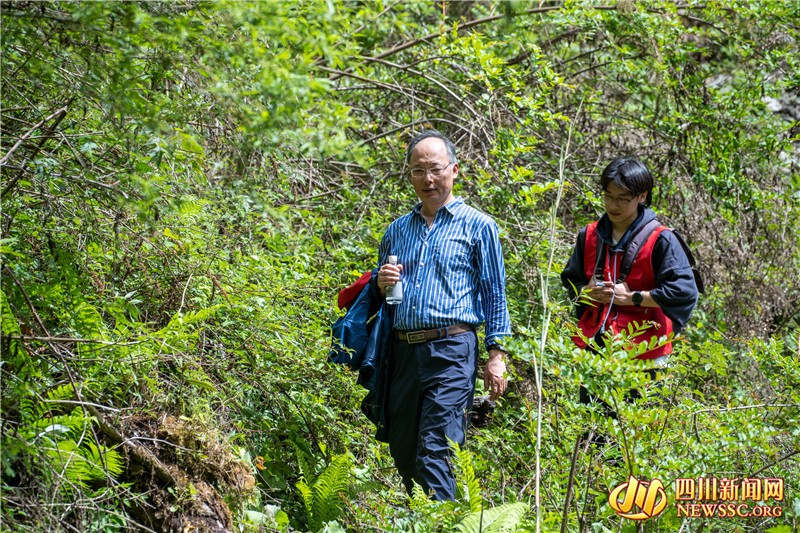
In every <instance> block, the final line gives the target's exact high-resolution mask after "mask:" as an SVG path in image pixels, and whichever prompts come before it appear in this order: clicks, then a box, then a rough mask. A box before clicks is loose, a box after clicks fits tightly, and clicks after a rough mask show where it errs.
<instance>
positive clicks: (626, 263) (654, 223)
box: [617, 218, 662, 283]
mask: <svg viewBox="0 0 800 533" xmlns="http://www.w3.org/2000/svg"><path fill="white" fill-rule="evenodd" d="M661 225H662V224H661V222H659V221H658V219H655V218H654V219H653V220H651V221H650V222H648V223H647V224H645V225H644V226H642V227H641V228H640V229H639V231H637V232H636V234H635V235H634V236H633V237H631V240H630V242H629V243H628V247H627V248H625V255H623V256H622V264H621V265H620V268H619V278H618V279H617V281H618V282H619V283H622V282H624V281H625V279H626V278H627V277H628V274H630V273H631V268H632V267H633V261H634V260H635V259H636V256H637V255H638V254H639V249H640V248H641V247H642V245H643V244H644V243H645V241H647V239H648V238H649V237H650V234H652V233H653V232H654V231H655V230H657V229H658V228H659V227H661Z"/></svg>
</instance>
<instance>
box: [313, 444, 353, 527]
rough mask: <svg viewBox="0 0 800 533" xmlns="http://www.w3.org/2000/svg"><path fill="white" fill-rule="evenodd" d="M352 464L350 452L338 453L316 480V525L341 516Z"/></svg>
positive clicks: (314, 515)
mask: <svg viewBox="0 0 800 533" xmlns="http://www.w3.org/2000/svg"><path fill="white" fill-rule="evenodd" d="M351 464H352V461H351V457H350V455H349V454H342V455H337V456H336V457H334V458H333V460H332V461H331V464H329V465H328V467H327V468H325V471H324V472H322V474H321V475H320V476H319V478H318V479H317V481H315V482H314V506H313V510H312V517H313V519H314V522H315V524H316V525H319V526H321V525H322V524H324V523H326V522H330V521H331V520H335V519H336V518H337V517H338V516H339V513H340V512H341V510H342V507H343V505H344V502H343V501H342V497H341V494H342V493H343V492H345V491H346V490H347V486H348V485H349V483H350V467H351Z"/></svg>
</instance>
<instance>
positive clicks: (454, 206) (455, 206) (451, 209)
mask: <svg viewBox="0 0 800 533" xmlns="http://www.w3.org/2000/svg"><path fill="white" fill-rule="evenodd" d="M463 205H464V199H463V198H462V197H460V196H454V197H453V201H452V202H450V203H447V204H445V205H443V206H442V207H440V208H439V211H441V210H442V209H444V210H445V211H447V212H448V213H450V216H456V213H457V212H458V210H459V209H461V206H463ZM413 211H414V213H416V214H418V215H419V216H422V202H420V203H418V204H417V205H415V206H414V210H413ZM439 211H436V214H439Z"/></svg>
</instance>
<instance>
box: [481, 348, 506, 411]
mask: <svg viewBox="0 0 800 533" xmlns="http://www.w3.org/2000/svg"><path fill="white" fill-rule="evenodd" d="M505 355H506V354H505V352H504V351H503V350H497V349H493V350H489V361H488V362H487V363H486V367H485V368H484V369H483V385H484V387H486V388H487V389H489V391H491V394H490V396H489V398H490V399H492V400H496V399H498V398H499V397H500V396H502V395H503V393H504V392H505V391H506V387H507V386H508V380H507V379H506V378H505V374H506V362H505V359H504V358H505Z"/></svg>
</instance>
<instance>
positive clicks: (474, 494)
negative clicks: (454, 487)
mask: <svg viewBox="0 0 800 533" xmlns="http://www.w3.org/2000/svg"><path fill="white" fill-rule="evenodd" d="M450 447H451V448H452V450H453V456H454V461H455V466H456V471H457V474H456V481H457V483H458V486H459V487H464V488H463V489H462V490H463V491H464V494H463V497H464V499H466V500H467V503H469V510H470V511H471V512H473V513H474V512H476V511H480V510H481V508H482V507H483V495H482V490H481V485H480V483H479V482H478V478H477V477H476V476H475V466H474V464H473V462H472V454H471V453H470V452H469V451H467V450H462V449H460V448H459V446H458V444H456V443H455V442H452V441H451V442H450Z"/></svg>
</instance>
